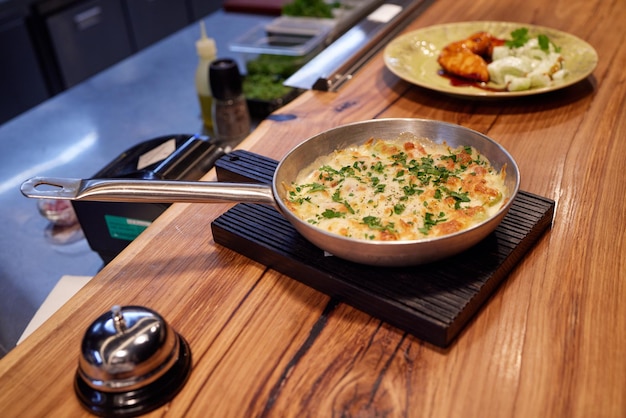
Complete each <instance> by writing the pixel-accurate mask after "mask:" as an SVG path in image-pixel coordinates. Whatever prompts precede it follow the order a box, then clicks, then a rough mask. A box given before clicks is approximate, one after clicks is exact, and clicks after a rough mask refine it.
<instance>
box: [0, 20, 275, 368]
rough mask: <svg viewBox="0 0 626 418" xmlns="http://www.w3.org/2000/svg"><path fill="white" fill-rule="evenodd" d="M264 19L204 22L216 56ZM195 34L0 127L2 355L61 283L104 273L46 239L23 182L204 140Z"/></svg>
mask: <svg viewBox="0 0 626 418" xmlns="http://www.w3.org/2000/svg"><path fill="white" fill-rule="evenodd" d="M269 20H271V17H266V16H255V15H245V14H236V13H227V12H224V11H221V10H220V11H218V12H216V13H214V14H211V15H209V16H208V17H207V18H205V19H204V21H205V24H206V28H207V33H208V36H210V37H213V38H215V40H216V43H217V47H218V56H220V57H226V56H228V57H233V58H236V59H238V60H240V57H237V56H236V55H235V54H233V53H231V52H230V51H229V50H228V47H227V45H228V42H229V41H230V40H232V39H234V38H236V37H237V36H239V35H240V34H241V33H242V32H243V31H247V30H248V29H249V28H251V27H252V26H253V25H256V24H258V23H261V22H265V21H269ZM199 34H200V30H199V27H198V25H197V24H194V25H191V26H189V27H187V28H185V29H183V30H181V31H179V32H176V33H174V34H173V35H171V36H169V37H168V38H166V39H164V40H162V41H160V42H158V43H156V44H154V45H152V46H150V47H148V48H147V49H145V50H142V51H141V52H139V53H137V54H136V55H134V56H132V57H130V58H128V59H126V60H124V61H122V62H120V63H119V64H117V65H115V66H114V67H112V68H110V69H108V70H106V71H104V72H102V73H100V74H98V75H96V76H94V77H93V78H91V79H89V80H87V81H86V82H83V83H82V84H79V85H77V86H75V87H74V88H71V89H69V90H67V91H65V92H63V93H61V94H59V95H58V96H55V97H53V98H52V99H50V100H48V101H46V102H44V103H42V104H41V105H39V106H37V107H35V108H34V109H31V110H30V111H28V112H26V113H24V114H22V115H20V116H18V117H16V118H15V119H12V120H10V121H9V122H6V123H5V124H3V125H2V126H0V155H1V157H0V158H1V160H0V161H2V163H1V164H0V222H1V224H2V227H3V231H2V234H1V235H0V357H1V356H2V355H4V354H5V353H6V352H7V351H9V350H10V349H11V348H12V347H13V346H14V345H15V343H16V342H17V340H18V338H19V336H20V335H21V333H22V331H23V330H24V328H25V327H26V325H27V324H28V322H29V321H30V319H31V317H32V315H33V314H34V313H35V312H36V310H37V309H38V307H39V306H40V305H41V303H42V302H43V301H44V300H45V298H46V296H47V295H48V293H49V292H50V290H51V289H52V288H53V287H54V286H55V284H56V283H57V281H58V280H59V279H60V278H61V277H62V276H63V275H88V276H90V275H94V274H95V273H96V272H97V271H98V270H99V269H100V268H101V267H102V261H101V259H100V258H99V256H98V255H97V254H96V253H95V252H93V251H91V249H90V248H89V246H88V244H87V242H86V240H85V239H81V240H78V241H76V242H74V243H71V244H65V245H60V244H55V243H53V242H52V241H51V240H49V239H48V238H47V237H46V233H45V232H46V228H47V227H48V225H49V223H48V221H47V220H45V219H44V218H43V217H42V216H41V215H40V214H39V213H38V210H37V204H36V201H34V200H29V199H27V198H25V197H23V196H22V195H21V193H20V191H19V186H20V184H21V183H22V182H23V181H24V180H26V179H27V178H29V177H32V176H36V175H45V176H60V177H83V178H85V177H90V176H92V175H93V174H94V173H95V172H97V171H98V170H99V169H101V168H102V167H104V166H105V165H106V164H108V163H109V162H110V161H111V160H112V159H113V158H115V157H116V156H117V155H119V154H120V153H121V152H122V151H124V150H126V149H128V148H129V147H131V146H133V145H135V144H137V143H139V142H142V141H144V140H148V139H151V138H155V137H158V136H162V135H169V134H180V133H190V134H193V133H197V132H201V130H202V122H201V120H200V113H199V112H200V111H199V105H198V101H197V98H196V92H195V85H194V72H195V69H196V64H197V56H196V52H195V41H196V39H198V37H199ZM240 62H241V61H240Z"/></svg>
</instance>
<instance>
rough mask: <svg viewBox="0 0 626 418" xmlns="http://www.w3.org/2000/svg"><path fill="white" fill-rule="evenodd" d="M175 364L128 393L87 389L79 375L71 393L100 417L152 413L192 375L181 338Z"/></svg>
mask: <svg viewBox="0 0 626 418" xmlns="http://www.w3.org/2000/svg"><path fill="white" fill-rule="evenodd" d="M178 339H179V344H178V345H179V354H178V360H176V363H174V365H173V366H172V367H171V368H170V369H169V370H168V371H167V372H166V373H165V374H164V375H163V376H161V377H160V378H158V379H157V380H155V381H154V382H152V383H150V384H148V385H146V386H144V387H142V388H139V389H136V390H131V391H128V392H104V391H100V390H96V389H94V388H92V387H91V386H89V385H88V384H87V383H86V382H85V381H84V380H83V378H82V377H81V376H80V374H79V373H76V377H75V379H74V390H75V392H76V395H77V396H78V400H79V401H80V403H81V405H82V406H83V407H84V408H86V409H87V410H88V411H89V412H91V413H92V414H94V415H98V416H101V417H105V416H106V417H134V416H138V415H143V414H146V413H148V412H150V411H153V410H155V409H157V408H159V407H161V406H163V405H165V404H166V403H168V402H169V401H171V400H172V399H173V398H174V396H176V394H178V392H179V391H180V390H181V389H182V387H183V386H184V385H185V383H186V382H187V378H188V377H189V374H190V372H191V350H190V349H189V344H188V343H187V341H185V339H184V338H183V337H182V336H180V335H179V336H178Z"/></svg>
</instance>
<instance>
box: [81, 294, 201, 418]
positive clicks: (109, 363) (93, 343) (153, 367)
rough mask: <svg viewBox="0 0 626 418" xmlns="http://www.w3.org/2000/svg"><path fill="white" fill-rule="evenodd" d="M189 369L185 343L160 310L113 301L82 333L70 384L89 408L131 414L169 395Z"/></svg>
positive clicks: (179, 386) (124, 414) (110, 412)
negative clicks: (158, 311) (109, 308)
mask: <svg viewBox="0 0 626 418" xmlns="http://www.w3.org/2000/svg"><path fill="white" fill-rule="evenodd" d="M190 371H191V352H190V350H189V346H188V344H187V342H186V341H185V340H184V338H182V337H181V336H180V335H178V334H177V333H176V332H175V331H174V330H173V329H172V328H171V327H170V326H169V325H168V324H167V323H166V322H165V320H164V319H163V318H162V317H161V316H160V315H159V314H158V313H156V312H154V311H153V310H150V309H148V308H144V307H141V306H125V307H120V306H114V307H113V308H112V309H111V311H110V312H107V313H105V314H103V315H101V316H100V317H99V318H97V319H96V320H95V321H94V322H93V323H92V324H91V326H90V327H89V328H88V329H87V331H86V332H85V335H84V337H83V340H82V344H81V351H80V358H79V361H78V370H77V371H76V378H75V385H74V386H75V391H76V393H77V395H78V398H79V400H80V401H81V403H82V404H83V406H85V407H86V408H87V409H89V410H90V411H91V412H93V413H95V414H97V415H111V414H114V415H119V416H132V415H136V414H139V413H141V414H143V413H146V412H148V411H150V410H152V409H155V408H158V407H159V406H161V405H163V404H165V403H166V402H168V401H169V400H170V399H172V398H173V397H174V396H175V394H176V393H178V391H179V390H180V389H181V388H182V386H183V385H184V383H185V382H186V380H187V377H188V375H189V373H190Z"/></svg>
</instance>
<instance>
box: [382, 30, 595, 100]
mask: <svg viewBox="0 0 626 418" xmlns="http://www.w3.org/2000/svg"><path fill="white" fill-rule="evenodd" d="M522 27H525V28H528V32H529V35H530V36H537V35H539V34H544V35H547V36H548V37H549V38H550V40H551V41H552V42H554V43H555V44H556V45H557V46H560V47H561V54H562V55H563V58H564V64H563V65H564V67H565V68H566V69H567V70H568V71H569V73H568V75H567V76H566V77H565V78H564V79H563V80H562V81H560V82H558V83H557V82H555V83H554V84H553V85H551V86H549V87H542V88H536V89H531V90H525V91H514V92H509V91H489V90H485V89H482V88H479V87H473V86H455V85H453V84H452V83H451V82H450V80H449V79H448V78H445V77H442V76H441V75H439V74H438V71H439V70H440V69H441V67H440V66H439V64H438V63H437V57H438V56H439V52H440V50H441V49H442V48H443V47H445V46H446V45H447V44H449V43H451V42H455V41H458V40H461V39H464V38H466V37H468V36H469V35H471V34H473V33H475V32H479V31H486V32H489V33H491V34H492V35H494V36H495V37H498V38H501V39H510V37H511V36H510V34H511V32H512V31H513V30H515V29H519V28H522ZM384 59H385V65H386V66H387V68H388V69H389V70H390V71H391V72H392V73H394V74H395V75H397V76H398V77H400V78H402V79H403V80H406V81H408V82H410V83H413V84H416V85H418V86H422V87H425V88H428V89H431V90H436V91H439V92H442V93H446V94H452V95H455V96H469V97H488V98H506V97H518V96H528V95H533V94H539V93H545V92H548V91H554V90H558V89H561V88H563V87H566V86H569V85H572V84H574V83H577V82H579V81H580V80H583V79H584V78H586V77H587V76H588V75H589V74H591V72H592V71H593V70H594V69H595V67H596V64H597V63H598V54H597V52H596V51H595V49H593V47H592V46H591V45H589V44H588V43H586V42H585V41H583V40H581V39H579V38H577V37H575V36H573V35H570V34H568V33H565V32H560V31H558V30H554V29H550V28H546V27H541V26H534V25H529V24H526V23H513V22H488V21H485V22H460V23H449V24H443V25H437V26H430V27H427V28H423V29H418V30H416V31H412V32H409V33H406V34H404V35H401V36H399V37H397V38H396V39H394V40H392V41H391V42H390V43H389V45H387V47H386V48H385V53H384ZM487 86H488V87H489V84H487ZM492 87H495V86H492Z"/></svg>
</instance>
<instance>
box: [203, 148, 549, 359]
mask: <svg viewBox="0 0 626 418" xmlns="http://www.w3.org/2000/svg"><path fill="white" fill-rule="evenodd" d="M276 164H277V163H276V161H274V160H271V159H269V158H266V157H263V156H260V155H257V154H254V153H250V152H248V151H242V150H237V151H235V152H233V153H231V154H228V155H226V156H224V157H222V158H221V159H220V160H218V161H217V162H216V170H217V175H218V179H219V180H220V181H234V182H260V183H271V181H272V177H273V174H274V171H275V168H276ZM553 215H554V201H552V200H549V199H546V198H544V197H540V196H537V195H534V194H531V193H528V192H524V191H520V192H519V193H518V196H517V197H516V198H515V200H514V202H513V205H512V207H511V209H510V211H509V213H508V214H507V215H506V217H505V218H504V220H503V221H502V223H501V224H500V225H499V226H498V228H496V230H495V231H494V232H493V233H492V234H491V235H489V236H488V237H487V238H485V239H484V240H483V241H481V242H480V243H479V244H477V245H476V246H474V247H473V248H471V249H469V250H467V251H465V252H464V253H462V254H459V255H456V256H453V257H451V258H447V259H445V260H442V261H439V262H435V263H431V264H426V265H421V266H411V267H372V266H365V265H360V264H356V263H352V262H349V261H345V260H342V259H339V258H337V257H332V256H326V255H325V254H324V252H323V251H322V250H321V249H319V248H317V247H316V246H314V245H313V244H311V243H309V242H308V241H307V240H306V239H304V238H303V237H302V236H301V235H300V234H299V233H298V232H297V231H296V230H295V229H294V228H293V227H292V226H291V224H290V223H289V222H288V221H287V220H286V219H285V218H284V217H283V216H282V215H281V214H280V213H279V212H278V211H277V210H275V209H274V208H272V207H270V206H265V205H254V204H243V203H242V204H238V205H236V206H234V207H233V208H232V209H230V210H229V211H227V212H226V213H224V214H223V215H221V216H220V217H219V218H217V219H216V220H215V221H213V223H212V224H211V228H212V231H213V237H214V239H215V242H216V243H218V244H220V245H223V246H225V247H227V248H230V249H232V250H234V251H237V252H239V253H240V254H243V255H245V256H247V257H249V258H251V259H253V260H255V261H257V262H260V263H262V264H265V265H267V266H268V267H270V268H272V269H274V270H276V271H279V272H281V273H283V274H286V275H288V276H290V277H292V278H293V279H296V280H298V281H300V282H302V283H304V284H306V285H308V286H311V287H312V288H314V289H317V290H319V291H321V292H323V293H326V294H328V295H329V296H331V297H332V298H336V299H337V300H339V301H341V302H345V303H347V304H349V305H351V306H353V307H355V308H357V309H360V310H362V311H364V312H366V313H368V314H370V315H372V316H374V317H376V318H379V319H381V320H383V321H386V322H388V323H389V324H392V325H394V326H396V327H398V328H400V329H402V330H404V331H406V332H408V333H410V334H412V335H414V336H416V337H418V338H420V339H422V340H424V341H427V342H429V343H431V344H434V345H436V346H439V347H446V346H448V345H449V344H450V343H451V342H452V341H453V340H454V338H455V337H456V336H457V335H458V334H459V332H460V331H461V330H462V329H463V327H464V326H465V325H466V324H467V323H468V322H469V321H470V319H471V318H472V317H473V316H474V315H475V314H476V312H477V311H478V310H479V309H480V307H481V306H482V305H483V304H484V303H485V301H486V300H487V299H488V298H489V296H490V295H491V294H492V293H493V292H494V290H495V289H496V287H497V286H498V285H499V284H500V283H501V282H502V281H503V280H504V279H505V278H506V277H507V275H508V273H509V272H510V271H511V270H512V269H513V267H514V266H515V265H516V264H517V262H518V261H519V260H520V259H521V258H522V257H523V256H524V254H526V252H527V251H528V250H529V249H530V248H531V247H532V245H533V244H534V243H535V242H536V241H537V240H538V239H539V237H540V236H541V235H542V234H543V233H544V231H545V230H546V229H548V228H549V227H550V225H551V223H552V218H553Z"/></svg>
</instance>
